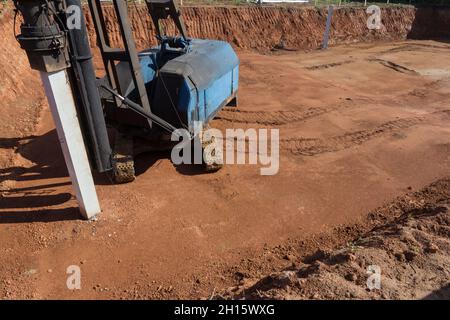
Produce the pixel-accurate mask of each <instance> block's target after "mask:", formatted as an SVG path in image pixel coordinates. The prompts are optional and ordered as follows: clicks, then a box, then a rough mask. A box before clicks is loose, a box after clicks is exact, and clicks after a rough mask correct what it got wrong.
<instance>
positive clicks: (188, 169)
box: [135, 151, 210, 176]
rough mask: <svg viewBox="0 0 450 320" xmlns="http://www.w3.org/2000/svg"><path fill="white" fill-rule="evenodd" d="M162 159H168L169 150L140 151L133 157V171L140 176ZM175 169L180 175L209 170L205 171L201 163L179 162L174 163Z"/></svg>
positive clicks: (190, 174) (193, 174)
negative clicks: (140, 152)
mask: <svg viewBox="0 0 450 320" xmlns="http://www.w3.org/2000/svg"><path fill="white" fill-rule="evenodd" d="M162 159H167V160H169V161H170V151H158V152H155V151H153V152H146V153H142V154H140V155H139V156H137V157H136V159H135V171H136V172H135V173H136V176H140V175H141V174H143V173H145V172H146V171H147V170H148V169H150V168H152V167H154V166H158V161H159V160H162ZM173 166H174V167H175V169H176V171H177V172H178V173H180V174H182V175H186V176H195V175H204V174H210V172H205V170H204V168H203V166H202V165H194V164H180V165H175V164H173Z"/></svg>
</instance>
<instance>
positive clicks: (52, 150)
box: [0, 130, 80, 223]
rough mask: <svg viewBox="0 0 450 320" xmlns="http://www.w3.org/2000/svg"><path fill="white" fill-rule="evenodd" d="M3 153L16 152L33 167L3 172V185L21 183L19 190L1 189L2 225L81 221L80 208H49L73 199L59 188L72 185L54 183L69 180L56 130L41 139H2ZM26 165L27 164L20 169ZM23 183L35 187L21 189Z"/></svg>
mask: <svg viewBox="0 0 450 320" xmlns="http://www.w3.org/2000/svg"><path fill="white" fill-rule="evenodd" d="M0 149H15V152H16V153H18V154H20V156H21V157H22V158H24V159H26V160H28V161H29V163H31V165H27V164H26V162H25V163H24V161H20V162H18V163H19V164H13V165H12V166H10V167H4V168H0V182H3V181H7V180H11V181H15V182H19V186H18V187H14V186H13V187H11V188H8V187H7V184H5V186H4V187H3V188H0V192H1V193H4V195H3V196H2V197H0V223H25V222H36V221H42V222H52V221H62V220H77V219H80V216H79V212H78V209H77V208H63V209H47V208H46V207H50V206H55V205H62V204H64V203H66V202H68V201H70V200H71V199H73V196H72V194H71V193H69V192H64V191H63V192H58V188H60V187H64V186H69V185H70V181H63V182H61V181H58V182H52V181H51V179H55V178H65V177H68V173H67V169H66V166H65V163H64V157H63V155H62V152H61V150H60V148H59V141H58V137H57V135H56V130H51V131H49V132H47V133H45V134H44V135H41V136H34V135H33V136H26V137H23V138H1V139H0ZM22 163H24V164H23V165H20V164H22ZM20 182H31V184H32V185H31V186H21V185H20ZM32 208H33V209H32ZM36 208H37V209H36ZM39 208H42V209H39Z"/></svg>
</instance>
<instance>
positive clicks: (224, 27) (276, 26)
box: [86, 4, 450, 50]
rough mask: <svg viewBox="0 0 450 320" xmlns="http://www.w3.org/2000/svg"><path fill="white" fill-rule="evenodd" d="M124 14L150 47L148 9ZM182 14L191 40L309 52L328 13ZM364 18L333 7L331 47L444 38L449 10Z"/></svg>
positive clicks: (239, 10) (208, 10)
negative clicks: (372, 23) (374, 20)
mask: <svg viewBox="0 0 450 320" xmlns="http://www.w3.org/2000/svg"><path fill="white" fill-rule="evenodd" d="M104 11H105V16H106V17H107V19H108V21H107V27H108V30H109V32H110V38H111V42H112V44H113V45H115V46H117V45H118V43H119V28H118V26H117V24H115V23H114V18H113V17H114V14H113V8H112V7H111V6H105V8H104ZM129 11H130V17H131V22H132V25H133V30H134V34H135V37H136V42H137V45H138V47H139V48H141V49H142V48H144V47H148V46H150V45H154V44H155V39H154V27H153V24H152V23H151V19H150V16H149V14H148V12H147V8H146V7H145V6H142V5H132V4H130V5H129ZM86 12H87V9H86ZM183 16H184V19H185V21H186V25H187V29H188V33H189V35H190V36H191V37H199V38H209V39H221V40H226V41H228V42H230V43H232V44H233V45H234V46H235V47H237V48H241V49H256V50H271V49H273V48H284V49H314V48H318V47H319V46H320V45H321V43H322V39H323V33H324V29H325V23H326V17H327V10H326V9H323V8H300V7H276V6H271V7H252V6H248V7H184V8H183ZM368 16H369V15H368V14H367V13H366V12H365V9H364V8H351V7H342V8H338V9H336V11H335V12H334V14H333V21H332V28H331V36H330V44H331V45H334V44H341V43H353V42H363V41H375V40H399V39H406V38H407V37H408V36H411V37H421V38H424V37H438V36H439V37H443V36H448V35H449V34H448V33H449V31H448V30H449V28H448V23H449V22H448V21H449V20H450V19H449V16H450V10H446V9H416V8H414V7H392V8H383V9H382V12H381V17H382V24H383V26H382V28H381V29H380V30H369V29H368V28H367V19H368ZM416 20H418V21H416ZM88 25H89V33H90V36H91V39H92V40H93V41H95V31H94V29H93V25H92V21H91V18H90V17H89V18H88ZM163 25H164V28H165V30H167V33H168V34H174V32H175V29H174V25H173V24H171V23H169V24H167V23H164V24H163ZM446 26H447V28H445V27H446ZM93 43H95V42H93Z"/></svg>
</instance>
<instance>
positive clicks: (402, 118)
mask: <svg viewBox="0 0 450 320" xmlns="http://www.w3.org/2000/svg"><path fill="white" fill-rule="evenodd" d="M2 28H3V27H2ZM7 32H8V33H9V32H11V30H4V29H2V30H1V31H0V33H2V34H3V33H5V34H4V36H5V37H6V33H7ZM14 45H15V44H13V43H11V44H9V45H8V47H9V48H11V49H9V50H10V51H9V53H8V52H7V53H5V54H4V55H2V56H1V57H0V58H1V59H2V63H3V61H16V62H15V63H16V68H15V69H11V70H8V69H2V70H7V72H6V71H4V72H3V73H0V76H1V78H2V79H0V82H1V81H4V82H5V81H6V82H7V81H12V83H13V84H14V83H16V85H10V86H9V87H10V88H13V90H15V91H16V92H14V93H12V91H8V92H5V91H1V89H0V93H1V97H2V101H3V102H2V104H3V105H2V117H1V118H0V126H1V138H0V139H1V140H0V177H1V182H0V298H6V299H18V298H33V299H37V298H45V299H49V298H50V299H52V298H63V299H69V298H75V299H94V298H95V299H109V298H113V299H122V298H131V299H157V298H170V299H178V298H188V299H192V298H202V299H208V298H279V299H283V298H313V299H319V298H426V297H441V298H442V297H447V298H449V297H450V296H449V294H448V290H443V289H445V288H446V286H448V279H449V273H450V268H449V266H450V260H449V258H448V257H449V252H450V246H449V236H450V233H449V230H450V229H449V228H450V218H449V216H448V215H449V211H448V210H449V205H450V202H449V201H450V200H449V199H450V126H449V121H450V105H449V101H450V62H449V59H448V55H449V52H450V43H449V42H448V41H432V40H421V41H419V40H405V41H390V42H376V41H375V42H368V43H355V44H346V45H336V46H333V47H331V48H329V49H328V50H296V51H292V50H286V48H279V49H274V50H271V51H270V50H266V51H261V52H258V51H256V50H246V49H239V48H238V49H237V50H238V55H239V58H240V61H241V67H240V68H241V69H240V88H239V106H238V107H237V108H236V109H232V108H226V109H225V110H223V111H222V112H220V113H219V115H218V117H217V118H216V119H215V120H214V121H213V122H212V127H216V128H219V129H226V128H243V129H248V128H256V129H259V128H276V129H279V132H280V168H279V172H278V174H276V175H273V176H262V175H260V166H258V165H225V166H224V168H223V169H222V170H220V171H218V172H216V173H210V174H203V173H202V171H201V170H199V169H198V168H197V167H192V166H174V165H173V164H172V162H171V161H170V153H169V152H159V153H147V154H144V155H141V156H139V157H138V158H137V160H136V167H137V178H136V180H135V182H133V183H131V184H121V185H116V184H113V183H112V182H111V180H109V179H108V177H107V176H105V175H98V174H96V175H95V182H96V187H97V192H98V195H99V198H100V202H101V205H102V209H103V212H102V213H101V214H100V215H99V216H98V218H97V219H96V220H95V221H83V220H81V219H80V215H79V212H78V209H77V203H76V200H75V198H74V195H73V190H72V187H71V184H70V180H69V177H68V173H67V170H66V168H65V164H64V159H63V157H62V154H61V151H60V147H59V143H58V138H57V135H56V132H55V129H54V124H53V121H52V118H51V114H50V112H49V109H48V106H47V104H46V101H45V97H44V96H43V93H42V89H41V85H40V82H39V77H38V75H37V74H36V73H34V72H33V73H31V72H30V74H31V76H30V80H29V82H28V83H27V82H25V83H23V81H22V80H20V81H19V78H15V77H19V75H20V73H19V72H17V73H15V71H14V70H16V69H18V68H22V70H25V68H28V65H27V60H26V58H25V57H24V56H21V57H20V58H17V54H19V53H20V52H21V51H19V50H20V49H17V48H14V49H13V46H14ZM13 54H16V56H15V57H14V56H13ZM20 54H22V53H20ZM98 67H99V68H101V67H100V65H98ZM5 79H6V80H5ZM14 81H15V82H14ZM21 90H22V91H23V92H26V95H22V94H21V92H22V91H21ZM10 96H13V97H12V98H11V97H10ZM8 97H10V98H8ZM8 99H9V100H8ZM21 102H23V103H21ZM367 239H369V240H373V239H375V240H374V241H369V240H367ZM70 265H78V266H79V267H80V268H81V276H82V278H81V279H82V280H81V281H82V282H81V286H82V288H81V290H69V289H68V288H67V286H66V279H67V277H68V275H67V274H66V270H67V268H68V267H69V266H70ZM370 265H379V266H380V267H381V272H382V287H381V290H372V291H370V290H368V289H367V287H366V279H367V277H368V276H367V274H366V273H365V272H366V270H367V267H368V266H370ZM405 288H408V289H405ZM447 289H448V287H447ZM383 290H384V291H383Z"/></svg>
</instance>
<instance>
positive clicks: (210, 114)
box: [14, 0, 239, 218]
mask: <svg viewBox="0 0 450 320" xmlns="http://www.w3.org/2000/svg"><path fill="white" fill-rule="evenodd" d="M87 2H88V7H89V12H90V16H91V19H92V22H93V25H94V27H95V32H96V38H97V43H96V45H97V46H98V48H99V52H100V55H101V59H102V61H103V66H104V69H105V73H106V75H105V76H104V77H102V78H97V77H96V73H95V68H94V63H93V55H92V51H91V47H90V43H89V38H88V31H87V27H86V20H85V18H84V16H83V7H82V4H81V2H80V0H14V5H15V8H16V16H17V15H21V17H22V23H21V26H20V32H19V33H18V34H17V35H16V38H17V40H18V42H19V44H20V46H21V48H22V49H24V50H25V51H26V53H27V56H28V59H29V62H30V66H31V68H32V69H35V70H38V71H40V73H41V78H42V81H43V84H44V88H45V92H46V95H47V98H48V102H49V106H50V109H51V111H52V115H53V118H54V121H55V125H56V128H57V133H58V137H59V140H60V142H61V147H62V149H63V154H64V157H65V161H66V165H67V167H68V171H69V174H70V176H71V179H72V182H73V184H74V186H75V192H76V196H77V199H78V200H79V202H80V203H85V204H84V205H81V206H80V207H81V211H82V213H83V215H84V216H85V217H88V218H89V217H91V216H93V215H95V214H96V213H97V212H98V211H100V209H99V206H98V205H94V206H93V207H92V208H91V209H89V208H86V203H89V201H87V200H86V199H89V198H90V197H93V196H94V195H95V198H96V194H95V187H94V184H93V180H92V175H91V170H95V171H97V172H100V173H107V174H111V175H112V176H113V178H114V180H115V181H116V182H117V183H126V182H131V181H133V180H134V179H135V168H134V158H135V156H136V155H137V154H138V153H140V152H143V151H148V150H155V149H161V148H171V147H173V142H172V141H171V138H170V137H171V136H172V135H173V134H174V133H175V132H176V131H177V129H180V128H182V129H185V130H186V131H187V132H189V139H194V138H196V137H198V136H199V135H201V133H199V132H198V131H197V130H196V128H198V124H199V123H200V124H201V126H202V127H204V128H207V127H208V123H209V122H210V120H211V119H213V118H214V116H215V115H216V114H217V112H218V111H220V109H221V108H222V107H224V106H236V105H237V92H238V75H239V59H238V57H237V55H236V53H235V52H234V50H233V49H232V47H231V46H230V44H229V43H227V42H224V41H219V40H208V39H193V38H190V37H189V36H188V34H187V28H186V26H185V23H184V21H183V18H182V16H181V12H180V9H179V8H178V6H177V5H176V3H175V2H174V1H173V0H145V4H146V6H147V8H148V13H149V15H150V17H151V21H152V22H153V24H154V30H155V31H156V32H154V37H155V38H156V40H157V43H158V44H157V45H156V46H154V47H150V48H147V49H145V50H142V51H138V50H137V48H136V43H135V40H134V38H133V32H132V28H131V24H130V21H129V13H128V2H127V1H125V0H112V8H113V10H114V17H113V18H115V19H116V21H115V23H117V25H118V26H119V30H120V39H119V41H118V42H119V43H117V41H115V42H114V44H115V46H114V45H113V43H112V41H111V39H110V38H111V37H110V34H108V29H107V23H106V20H105V16H104V10H103V9H104V6H105V1H100V0H89V1H87ZM108 5H110V4H108ZM110 18H111V17H110ZM167 20H168V21H169V22H170V20H171V21H172V22H173V24H174V25H175V29H176V30H177V34H174V35H167V34H166V33H165V29H164V24H165V23H166V24H167V23H168V21H167ZM116 40H117V39H116ZM207 143H210V142H208V141H202V145H205V144H207ZM220 167H221V163H219V162H214V161H207V162H206V163H205V166H204V168H205V170H207V171H214V170H218V169H220ZM86 185H88V186H90V187H89V188H84V187H83V186H86ZM83 199H84V201H83ZM94 202H95V201H94ZM89 212H94V213H92V214H91V213H89Z"/></svg>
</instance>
